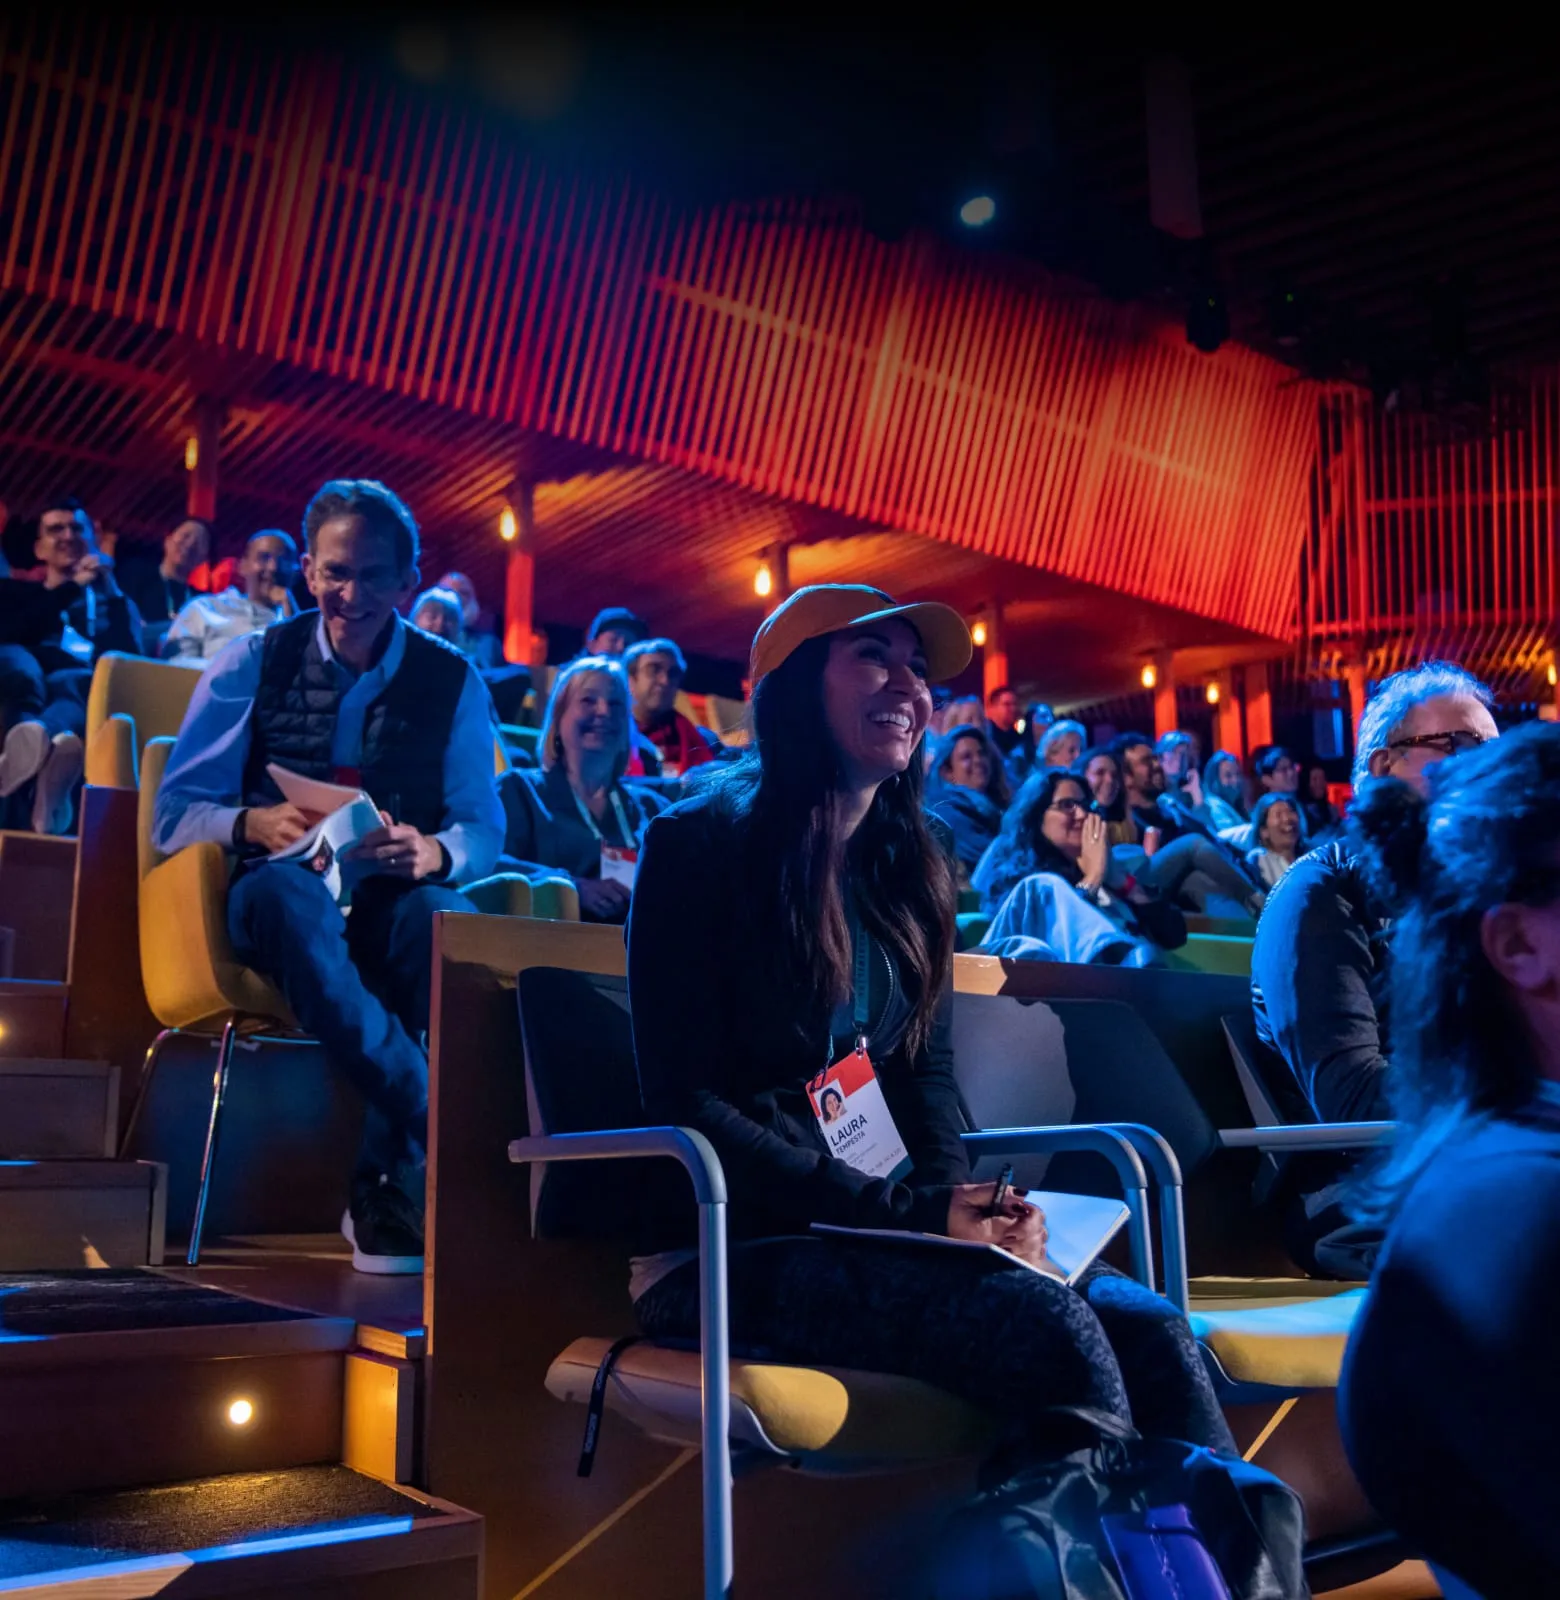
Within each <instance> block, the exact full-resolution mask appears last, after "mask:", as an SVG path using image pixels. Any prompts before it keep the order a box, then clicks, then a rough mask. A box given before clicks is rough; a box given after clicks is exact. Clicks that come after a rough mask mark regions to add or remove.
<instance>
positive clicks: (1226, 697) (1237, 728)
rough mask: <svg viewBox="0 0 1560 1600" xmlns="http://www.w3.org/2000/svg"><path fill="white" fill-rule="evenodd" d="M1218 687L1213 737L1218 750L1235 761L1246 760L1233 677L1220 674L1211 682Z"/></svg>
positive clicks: (1214, 710) (1239, 707)
mask: <svg viewBox="0 0 1560 1600" xmlns="http://www.w3.org/2000/svg"><path fill="white" fill-rule="evenodd" d="M1213 681H1214V682H1215V683H1216V684H1218V686H1219V703H1218V705H1216V706H1215V707H1214V708H1213V736H1214V738H1215V739H1216V740H1217V741H1218V748H1219V749H1221V750H1228V751H1229V753H1230V754H1231V755H1232V756H1234V757H1235V759H1236V760H1237V761H1244V760H1245V759H1246V735H1245V730H1244V729H1243V728H1242V726H1241V715H1240V711H1241V706H1240V699H1239V697H1238V696H1237V695H1236V693H1235V675H1234V673H1232V672H1221V673H1219V674H1218V676H1217V677H1216V678H1215V679H1214V680H1213Z"/></svg>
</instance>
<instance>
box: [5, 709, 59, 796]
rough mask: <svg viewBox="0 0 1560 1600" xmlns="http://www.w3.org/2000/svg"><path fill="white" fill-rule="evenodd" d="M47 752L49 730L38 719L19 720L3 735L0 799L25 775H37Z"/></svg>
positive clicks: (47, 757) (25, 777)
mask: <svg viewBox="0 0 1560 1600" xmlns="http://www.w3.org/2000/svg"><path fill="white" fill-rule="evenodd" d="M49 754H50V745H49V730H48V729H47V728H46V727H44V725H43V724H42V723H41V722H33V721H29V722H18V723H17V725H16V726H15V727H14V728H12V729H11V731H10V732H9V733H8V734H7V735H6V736H5V747H4V749H0V799H5V798H8V797H9V796H11V795H13V794H15V793H16V791H17V790H18V789H20V788H21V786H22V785H23V784H24V783H26V782H27V781H28V779H30V778H36V777H37V776H38V774H39V773H40V772H42V771H43V764H44V762H46V761H47V760H48V759H49Z"/></svg>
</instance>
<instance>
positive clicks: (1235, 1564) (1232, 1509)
mask: <svg viewBox="0 0 1560 1600" xmlns="http://www.w3.org/2000/svg"><path fill="white" fill-rule="evenodd" d="M1069 1414H1070V1416H1071V1417H1072V1418H1074V1419H1075V1420H1077V1421H1078V1422H1079V1423H1080V1424H1083V1425H1086V1426H1087V1427H1089V1428H1090V1429H1092V1431H1093V1432H1094V1433H1095V1434H1096V1435H1097V1437H1096V1439H1095V1442H1093V1443H1091V1444H1088V1445H1086V1446H1084V1447H1082V1448H1079V1449H1076V1450H1073V1451H1072V1452H1071V1453H1069V1454H1067V1455H1062V1456H1058V1457H1056V1458H1054V1459H1052V1460H1046V1461H1037V1462H1034V1463H1033V1464H1030V1465H1027V1466H1024V1467H1021V1468H1019V1469H1018V1470H1017V1471H1015V1472H1013V1473H1012V1474H1011V1475H1009V1476H1008V1477H1006V1478H1005V1479H1004V1480H1003V1481H1002V1482H1001V1483H1000V1484H998V1485H996V1486H995V1487H992V1488H988V1489H986V1490H984V1491H983V1492H982V1493H980V1494H978V1495H976V1496H975V1498H974V1499H973V1500H971V1501H970V1502H969V1503H968V1504H966V1505H964V1506H962V1507H961V1508H960V1509H959V1510H958V1511H956V1512H955V1513H954V1514H953V1516H952V1517H951V1518H950V1519H949V1521H948V1524H947V1527H946V1529H945V1532H944V1538H943V1540H942V1543H941V1545H940V1547H939V1552H938V1559H937V1562H936V1564H935V1569H934V1578H933V1585H932V1590H931V1600H1305V1597H1306V1596H1308V1595H1309V1594H1310V1590H1309V1588H1308V1587H1307V1585H1306V1581H1305V1573H1304V1568H1303V1565H1302V1560H1301V1554H1302V1550H1303V1548H1304V1543H1305V1519H1304V1513H1303V1511H1302V1509H1301V1505H1300V1500H1299V1497H1298V1496H1297V1495H1296V1494H1295V1492H1294V1491H1293V1490H1292V1489H1290V1488H1289V1487H1288V1486H1287V1485H1285V1484H1283V1483H1281V1482H1280V1481H1279V1480H1278V1479H1277V1478H1275V1477H1274V1476H1273V1475H1272V1474H1271V1473H1270V1472H1265V1471H1263V1469H1262V1468H1261V1467H1254V1466H1251V1465H1250V1464H1248V1463H1247V1462H1244V1461H1234V1460H1229V1459H1227V1458H1225V1457H1222V1456H1216V1455H1215V1454H1214V1453H1213V1452H1212V1451H1211V1450H1206V1449H1203V1448H1202V1447H1200V1446H1198V1445H1190V1444H1181V1443H1178V1442H1176V1441H1175V1440H1171V1439H1145V1438H1143V1437H1142V1436H1141V1435H1140V1434H1138V1433H1136V1432H1135V1431H1134V1430H1133V1429H1131V1428H1130V1427H1128V1426H1127V1425H1126V1424H1125V1423H1122V1422H1119V1421H1118V1420H1117V1419H1116V1418H1114V1417H1112V1416H1109V1415H1107V1414H1105V1413H1100V1412H1085V1411H1083V1410H1081V1409H1078V1410H1073V1411H1071V1412H1070V1413H1069Z"/></svg>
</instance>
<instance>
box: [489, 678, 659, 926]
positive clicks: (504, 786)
mask: <svg viewBox="0 0 1560 1600" xmlns="http://www.w3.org/2000/svg"><path fill="white" fill-rule="evenodd" d="M628 708H629V694H628V678H627V676H626V675H625V673H624V671H623V667H622V664H621V663H620V662H618V661H617V660H615V659H614V658H612V657H610V656H581V657H579V659H578V660H575V661H571V662H570V663H569V664H568V666H566V667H565V668H564V669H563V670H562V671H561V672H560V673H559V674H558V679H557V682H556V683H554V684H553V691H552V696H551V698H550V699H549V700H548V702H547V714H546V716H545V718H544V719H543V722H542V736H541V741H540V747H539V754H540V756H541V763H542V764H541V769H540V771H537V770H533V769H525V768H517V769H516V770H514V771H512V772H508V773H505V775H504V776H503V778H502V779H500V781H499V786H498V787H499V794H500V797H501V798H502V800H503V802H504V818H505V829H504V855H505V857H506V859H505V860H504V861H503V862H501V863H500V864H501V866H502V867H504V868H506V869H507V870H510V871H519V872H525V873H532V874H538V873H543V872H548V873H560V872H561V873H565V874H567V875H568V876H569V877H570V878H572V879H573V880H574V885H575V887H576V888H577V889H578V890H579V895H580V914H581V915H582V916H583V917H584V918H585V920H586V921H588V922H622V921H623V920H624V918H625V917H627V915H628V901H629V895H630V893H631V891H632V889H633V886H634V877H635V874H636V873H637V871H638V867H639V844H640V840H641V839H642V837H643V836H644V831H645V827H646V825H647V824H648V822H649V821H650V818H651V817H652V816H654V815H655V813H656V812H657V811H659V810H661V809H662V804H663V803H662V802H661V801H660V800H659V799H658V798H657V797H656V796H655V795H653V794H651V793H650V792H649V791H647V790H643V789H638V788H633V787H630V786H629V785H627V784H625V783H624V782H623V772H624V769H625V768H626V767H627V766H628V758H629V750H630V744H629V739H630V735H629V727H630V721H629V709H628Z"/></svg>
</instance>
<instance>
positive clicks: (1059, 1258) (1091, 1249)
mask: <svg viewBox="0 0 1560 1600" xmlns="http://www.w3.org/2000/svg"><path fill="white" fill-rule="evenodd" d="M1024 1198H1025V1199H1026V1200H1027V1201H1028V1202H1029V1203H1030V1205H1032V1206H1039V1208H1040V1209H1041V1210H1042V1211H1043V1212H1044V1213H1045V1227H1046V1232H1047V1233H1048V1234H1049V1235H1050V1237H1049V1239H1048V1241H1047V1243H1046V1247H1045V1253H1046V1256H1047V1258H1048V1260H1049V1262H1050V1266H1049V1269H1048V1268H1046V1267H1037V1266H1035V1265H1034V1263H1033V1262H1030V1261H1024V1260H1022V1259H1021V1258H1020V1257H1018V1256H1016V1255H1014V1254H1013V1253H1012V1251H1010V1250H1004V1249H1002V1247H1001V1246H1000V1245H994V1244H981V1243H980V1242H979V1241H978V1240H975V1239H950V1238H948V1237H947V1236H946V1235H944V1234H940V1233H912V1232H908V1231H906V1230H904V1229H899V1228H838V1227H835V1226H834V1225H833V1224H832V1223H828V1222H815V1223H813V1230H814V1232H816V1233H833V1234H838V1235H840V1236H841V1237H844V1238H850V1239H874V1240H879V1241H881V1242H883V1243H885V1244H902V1245H908V1246H910V1247H912V1248H917V1249H921V1248H925V1249H937V1250H975V1251H979V1252H981V1253H982V1254H984V1255H989V1256H996V1257H999V1258H1000V1259H1001V1260H1002V1261H1004V1262H1008V1263H1011V1264H1012V1265H1014V1266H1019V1267H1027V1268H1028V1269H1029V1270H1030V1271H1031V1272H1040V1273H1048V1275H1049V1276H1050V1277H1053V1278H1061V1279H1062V1280H1063V1282H1065V1283H1076V1282H1077V1281H1078V1279H1079V1278H1080V1277H1082V1275H1083V1273H1084V1272H1085V1271H1086V1270H1087V1268H1088V1266H1089V1264H1090V1262H1092V1261H1093V1260H1094V1259H1095V1257H1096V1256H1098V1255H1099V1253H1100V1251H1101V1250H1103V1249H1104V1248H1105V1246H1106V1245H1108V1244H1109V1243H1110V1241H1111V1240H1112V1239H1114V1238H1115V1237H1116V1235H1117V1234H1118V1233H1120V1232H1121V1227H1122V1224H1123V1223H1124V1222H1125V1221H1126V1220H1127V1217H1128V1215H1129V1213H1128V1211H1127V1208H1126V1206H1124V1205H1123V1204H1122V1203H1121V1201H1119V1200H1103V1199H1100V1198H1099V1197H1098V1196H1096V1195H1090V1194H1062V1193H1060V1192H1058V1191H1056V1190H1051V1189H1031V1190H1029V1191H1028V1193H1026V1194H1025V1195H1024Z"/></svg>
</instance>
